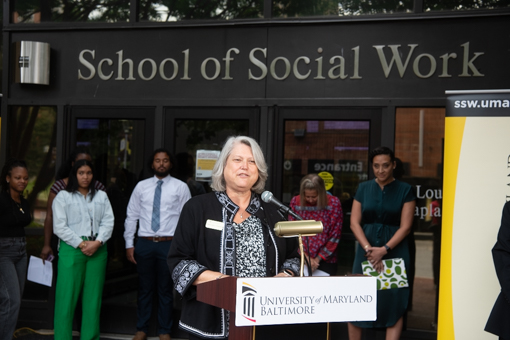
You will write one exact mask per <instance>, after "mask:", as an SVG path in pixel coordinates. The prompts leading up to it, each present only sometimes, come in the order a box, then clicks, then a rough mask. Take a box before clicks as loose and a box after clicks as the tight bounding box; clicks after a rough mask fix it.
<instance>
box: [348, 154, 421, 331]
mask: <svg viewBox="0 0 510 340" xmlns="http://www.w3.org/2000/svg"><path fill="white" fill-rule="evenodd" d="M370 160H371V162H372V169H373V171H374V175H375V179H374V180H370V181H367V182H364V183H361V184H360V186H359V188H358V190H357V192H356V195H355V196H354V201H353V204H352V211H351V230H352V232H353V234H354V236H355V237H356V240H357V241H358V242H359V246H358V249H357V251H356V256H355V258H354V265H353V269H352V272H353V273H354V274H362V273H363V272H362V268H361V263H362V262H363V261H366V260H368V261H369V262H370V264H371V265H372V266H373V267H374V269H376V270H377V271H378V272H381V271H382V270H383V268H384V265H383V262H382V260H383V259H390V258H391V259H392V258H403V259H404V262H405V265H406V268H409V249H408V242H407V239H406V237H407V235H408V234H409V233H410V231H411V225H412V223H413V215H414V208H415V205H416V202H415V200H416V197H415V195H414V193H413V191H412V188H411V186H410V185H409V184H407V183H404V182H400V181H399V180H396V179H395V177H394V176H393V170H394V169H395V167H396V162H395V155H394V153H393V151H392V150H390V149H389V148H387V147H378V148H376V149H375V150H373V151H372V152H371V153H370ZM408 300H409V288H395V289H386V290H378V291H377V320H375V321H363V322H352V323H349V326H348V328H349V339H350V340H360V339H361V335H362V328H386V340H397V339H399V338H400V334H401V333H402V325H403V315H404V313H405V311H406V309H407V304H408Z"/></svg>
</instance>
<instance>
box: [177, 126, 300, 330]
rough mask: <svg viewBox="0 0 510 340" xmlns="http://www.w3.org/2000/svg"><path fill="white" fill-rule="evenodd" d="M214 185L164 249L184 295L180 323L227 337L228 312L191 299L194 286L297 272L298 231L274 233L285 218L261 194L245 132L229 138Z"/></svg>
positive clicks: (258, 160) (258, 158)
mask: <svg viewBox="0 0 510 340" xmlns="http://www.w3.org/2000/svg"><path fill="white" fill-rule="evenodd" d="M212 179H213V181H212V185H211V187H212V188H213V190H214V192H212V193H208V194H204V195H198V196H195V197H193V198H192V199H190V200H189V201H188V202H187V203H186V204H185V205H184V207H183V210H182V212H181V216H180V219H179V223H178V224H177V229H176V231H175V234H174V240H173V242H172V245H171V247H170V252H169V254H168V266H169V269H170V271H171V273H172V279H173V281H174V285H175V289H176V290H177V292H178V293H179V294H181V295H182V297H183V299H182V303H183V305H182V312H181V320H180V321H179V327H181V328H182V329H184V330H185V331H186V332H188V333H189V338H190V340H193V339H228V334H229V333H228V320H229V313H228V311H225V310H223V309H220V308H217V307H213V306H211V305H207V304H205V303H202V302H199V301H197V300H196V286H197V285H198V284H200V283H203V282H207V281H212V280H218V279H222V278H225V277H227V276H236V277H266V276H295V275H297V274H298V272H299V258H298V253H297V242H296V239H295V238H278V237H276V236H275V234H274V231H273V228H274V224H275V223H276V222H278V221H280V220H281V219H282V216H281V215H280V214H279V213H278V210H277V208H276V207H275V206H274V205H271V204H267V203H265V202H263V201H262V199H261V197H260V193H261V192H262V191H263V190H264V186H265V182H266V179H267V165H266V162H265V160H264V156H263V154H262V150H261V149H260V147H259V146H258V144H257V142H256V141H255V140H253V139H252V138H250V137H245V136H238V137H230V138H229V139H228V140H227V142H226V143H225V146H224V147H223V150H222V151H221V153H220V156H219V159H218V161H217V162H216V164H215V166H214V169H213V175H212Z"/></svg>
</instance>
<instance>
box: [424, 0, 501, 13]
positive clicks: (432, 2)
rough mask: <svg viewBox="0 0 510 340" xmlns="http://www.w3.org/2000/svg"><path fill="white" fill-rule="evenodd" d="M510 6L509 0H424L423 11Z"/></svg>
mask: <svg viewBox="0 0 510 340" xmlns="http://www.w3.org/2000/svg"><path fill="white" fill-rule="evenodd" d="M509 6H510V1H509V0H476V1H473V0H450V1H437V0H424V1H423V11H424V12H431V11H464V10H473V9H498V8H505V7H509Z"/></svg>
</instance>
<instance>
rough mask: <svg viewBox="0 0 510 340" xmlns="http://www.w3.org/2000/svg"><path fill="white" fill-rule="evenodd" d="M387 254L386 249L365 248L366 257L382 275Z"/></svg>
mask: <svg viewBox="0 0 510 340" xmlns="http://www.w3.org/2000/svg"><path fill="white" fill-rule="evenodd" d="M387 253H388V251H387V250H386V248H384V247H371V246H368V245H367V246H365V257H366V258H367V260H368V261H369V262H370V264H372V267H374V269H375V270H377V272H378V273H381V272H382V271H383V269H384V264H383V262H382V258H383V256H384V255H386V254H387Z"/></svg>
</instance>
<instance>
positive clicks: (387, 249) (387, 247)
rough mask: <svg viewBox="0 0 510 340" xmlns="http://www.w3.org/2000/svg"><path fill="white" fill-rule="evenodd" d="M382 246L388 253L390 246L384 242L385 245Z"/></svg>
mask: <svg viewBox="0 0 510 340" xmlns="http://www.w3.org/2000/svg"><path fill="white" fill-rule="evenodd" d="M384 248H386V252H388V253H389V252H390V250H391V248H390V247H389V246H388V245H387V244H385V245H384Z"/></svg>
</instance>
